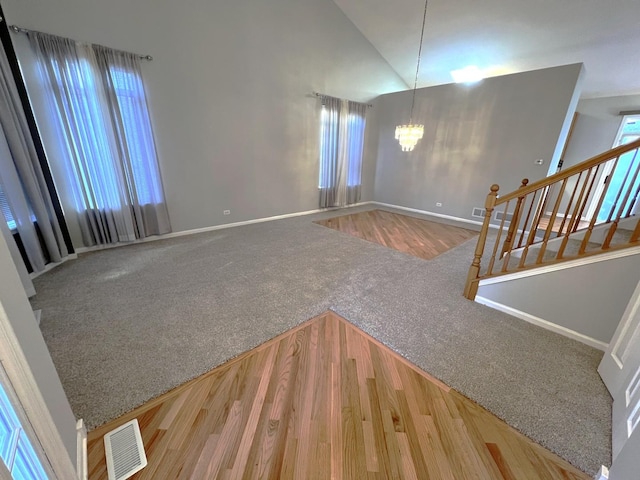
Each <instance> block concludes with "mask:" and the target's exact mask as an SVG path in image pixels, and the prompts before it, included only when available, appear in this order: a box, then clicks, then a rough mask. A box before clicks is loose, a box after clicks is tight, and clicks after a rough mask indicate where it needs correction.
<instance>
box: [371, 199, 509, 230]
mask: <svg viewBox="0 0 640 480" xmlns="http://www.w3.org/2000/svg"><path fill="white" fill-rule="evenodd" d="M365 203H369V204H375V205H379V206H381V207H388V208H395V209H398V210H404V211H405V212H413V213H419V214H421V215H427V216H429V217H436V218H444V219H445V220H453V221H456V222H462V223H468V224H470V225H477V226H479V227H481V226H482V224H483V222H479V221H477V220H469V219H468V218H462V217H455V216H453V215H445V214H444V213H436V212H430V211H428V210H420V209H418V208H411V207H403V206H400V205H394V204H392V203H383V202H376V201H371V202H365ZM489 227H490V228H499V225H492V224H489Z"/></svg>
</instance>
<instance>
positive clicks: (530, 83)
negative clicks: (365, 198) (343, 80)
mask: <svg viewBox="0 0 640 480" xmlns="http://www.w3.org/2000/svg"><path fill="white" fill-rule="evenodd" d="M581 72H582V65H581V64H575V65H568V66H563V67H555V68H548V69H544V70H536V71H532V72H525V73H520V74H514V75H506V76H503V77H495V78H489V79H485V80H484V81H483V82H481V83H479V84H476V85H474V86H465V85H456V84H451V85H442V86H437V87H430V88H423V89H420V90H418V91H417V94H416V106H415V112H414V115H413V116H414V123H424V125H425V133H424V138H423V139H422V140H421V141H420V142H419V143H418V145H417V146H416V148H415V150H414V151H413V152H408V153H405V152H402V151H401V150H400V147H399V146H398V143H397V141H396V140H395V139H394V129H395V126H396V125H397V124H400V123H407V122H408V121H409V112H410V108H411V92H410V91H406V92H399V93H391V94H387V95H383V96H382V97H380V99H379V100H378V102H377V103H378V105H379V108H378V122H379V143H378V147H379V148H378V161H377V173H376V184H375V200H377V201H380V202H384V203H391V204H395V205H401V206H405V207H411V208H418V209H422V210H427V211H432V212H437V213H442V214H447V215H453V216H456V217H462V218H468V219H472V218H473V217H471V210H472V208H473V207H474V206H483V205H484V200H485V197H486V195H487V193H488V192H489V186H490V185H491V184H493V183H498V184H499V185H500V188H501V192H503V193H507V192H510V191H512V190H514V189H516V188H517V187H518V186H519V185H520V182H521V180H522V178H525V177H527V178H529V179H530V180H531V181H533V180H537V179H540V178H542V177H545V176H546V174H547V170H548V169H549V165H550V162H551V161H552V158H554V156H556V157H557V156H558V152H559V150H560V148H559V146H561V145H562V144H563V141H562V140H563V138H562V135H563V132H566V129H567V126H568V121H569V119H570V118H571V117H572V116H573V109H572V108H571V107H572V106H573V107H575V104H576V103H577V92H576V89H577V85H578V83H579V80H580V78H581ZM539 158H542V159H544V164H543V165H536V164H535V160H536V159H539ZM436 202H441V203H442V204H443V206H442V207H441V208H438V207H436Z"/></svg>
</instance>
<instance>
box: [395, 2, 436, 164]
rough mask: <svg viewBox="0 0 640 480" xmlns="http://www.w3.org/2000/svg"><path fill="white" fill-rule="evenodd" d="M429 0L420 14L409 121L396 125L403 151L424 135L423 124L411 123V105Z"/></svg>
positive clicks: (413, 145)
mask: <svg viewBox="0 0 640 480" xmlns="http://www.w3.org/2000/svg"><path fill="white" fill-rule="evenodd" d="M428 3H429V0H425V2H424V14H423V15H422V31H421V32H420V46H419V48H418V64H417V65H416V78H415V80H414V82H413V96H412V98H411V114H410V115H409V123H408V124H406V125H398V126H397V127H396V140H398V142H399V143H400V147H402V151H403V152H410V151H411V150H413V148H414V147H415V146H416V144H417V143H418V140H420V139H421V138H422V136H423V135H424V125H419V124H417V123H416V124H414V123H413V107H414V105H415V103H416V88H417V86H418V72H419V71H420V57H421V54H422V40H423V38H424V25H425V22H426V20H427V4H428Z"/></svg>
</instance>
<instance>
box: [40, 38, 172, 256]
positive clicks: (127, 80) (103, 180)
mask: <svg viewBox="0 0 640 480" xmlns="http://www.w3.org/2000/svg"><path fill="white" fill-rule="evenodd" d="M28 37H29V40H30V42H31V45H32V47H33V49H34V51H35V52H36V56H37V59H38V64H39V68H40V74H41V76H42V79H43V83H44V85H45V88H46V94H47V96H48V97H49V98H50V104H51V108H50V110H51V120H52V121H54V122H57V123H58V125H59V127H60V131H61V132H62V137H63V141H64V142H65V146H66V149H65V150H66V153H67V155H65V158H62V159H60V161H61V162H63V163H64V165H65V170H66V171H67V177H68V178H69V179H71V180H70V181H67V182H66V183H65V188H67V189H70V190H71V192H67V193H68V194H70V195H69V196H71V197H72V198H74V200H75V204H76V210H77V214H78V220H79V224H80V228H81V231H82V235H83V241H84V243H85V245H89V246H90V245H96V244H108V243H117V242H128V241H133V240H136V239H140V238H144V237H147V236H149V235H157V234H163V233H168V232H170V231H171V226H170V223H169V215H168V213H167V207H166V204H165V200H164V193H163V189H162V182H161V178H160V171H159V167H158V161H157V155H156V148H155V143H154V141H153V134H152V130H151V123H150V119H149V112H148V110H147V103H146V96H145V92H144V86H143V83H142V72H141V70H140V60H139V58H138V57H137V56H136V55H133V54H127V53H124V52H118V51H114V50H111V49H108V48H105V47H99V46H96V45H90V44H81V43H77V42H75V41H73V40H71V39H66V38H62V37H57V36H54V35H48V34H43V33H39V32H29V33H28Z"/></svg>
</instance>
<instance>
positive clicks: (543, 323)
mask: <svg viewBox="0 0 640 480" xmlns="http://www.w3.org/2000/svg"><path fill="white" fill-rule="evenodd" d="M475 301H476V302H477V303H480V304H482V305H486V306H487V307H491V308H494V309H496V310H499V311H501V312H504V313H508V314H509V315H512V316H514V317H516V318H519V319H520V320H524V321H525V322H529V323H532V324H533V325H537V326H539V327H542V328H544V329H546V330H550V331H552V332H555V333H559V334H560V335H564V336H565V337H569V338H571V339H573V340H577V341H579V342H581V343H584V344H585V345H589V346H590V347H593V348H596V349H598V350H601V351H603V352H604V351H606V350H607V347H608V346H609V344H608V343H605V342H603V341H601V340H596V339H595V338H592V337H589V336H588V335H584V334H583V333H580V332H576V331H575V330H571V329H570V328H567V327H563V326H561V325H558V324H556V323H553V322H550V321H548V320H545V319H543V318H540V317H536V316H535V315H531V314H530V313H527V312H523V311H522V310H517V309H515V308H513V307H510V306H508V305H504V304H502V303H498V302H495V301H493V300H490V299H488V298H485V297H481V296H480V295H477V296H476V299H475Z"/></svg>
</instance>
